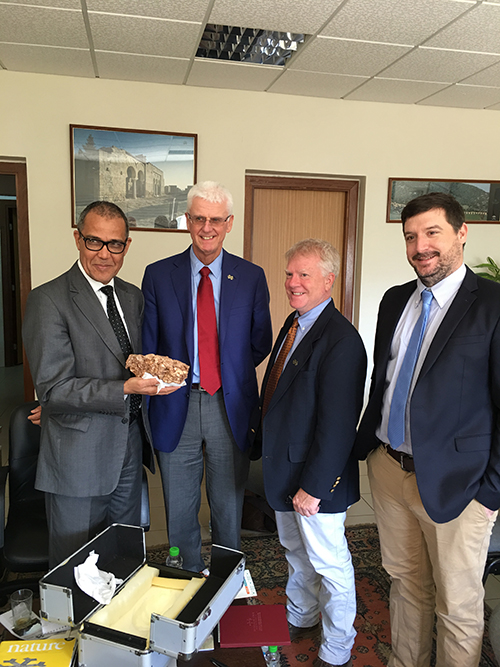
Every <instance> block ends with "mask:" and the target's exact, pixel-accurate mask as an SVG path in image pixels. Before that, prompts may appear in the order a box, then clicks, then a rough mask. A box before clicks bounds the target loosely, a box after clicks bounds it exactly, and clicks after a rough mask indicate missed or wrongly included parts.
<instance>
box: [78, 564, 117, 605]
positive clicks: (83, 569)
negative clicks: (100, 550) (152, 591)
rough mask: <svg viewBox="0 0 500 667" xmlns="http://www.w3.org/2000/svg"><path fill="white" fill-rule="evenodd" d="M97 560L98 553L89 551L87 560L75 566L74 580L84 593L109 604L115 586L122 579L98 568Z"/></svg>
mask: <svg viewBox="0 0 500 667" xmlns="http://www.w3.org/2000/svg"><path fill="white" fill-rule="evenodd" d="M98 560H99V554H96V552H95V551H91V552H90V554H89V555H88V557H87V560H86V561H85V562H84V563H82V564H81V565H77V566H76V567H75V569H74V572H75V580H76V583H77V584H78V587H79V588H80V589H81V590H82V591H83V592H84V593H87V595H90V597H93V598H94V600H97V602H100V603H101V604H109V603H110V602H111V600H112V599H113V595H114V594H115V590H116V587H117V586H119V585H120V584H122V583H123V579H117V578H116V577H115V575H114V574H111V572H103V571H102V570H98V569H97V561H98Z"/></svg>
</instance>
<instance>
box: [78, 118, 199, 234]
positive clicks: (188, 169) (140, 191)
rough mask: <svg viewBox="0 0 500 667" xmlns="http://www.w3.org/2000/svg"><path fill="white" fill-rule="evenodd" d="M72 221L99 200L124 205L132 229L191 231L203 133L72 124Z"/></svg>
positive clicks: (122, 206)
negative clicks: (188, 214)
mask: <svg viewBox="0 0 500 667" xmlns="http://www.w3.org/2000/svg"><path fill="white" fill-rule="evenodd" d="M70 142H71V183H72V205H73V211H72V213H73V218H72V225H73V227H75V226H76V223H77V221H78V217H79V215H80V213H81V212H82V211H83V209H84V208H85V207H86V206H87V204H90V203H91V202H93V201H96V200H100V199H103V200H107V201H111V202H113V203H114V204H117V205H118V206H120V208H122V209H123V211H124V212H125V214H126V215H127V217H128V220H129V223H130V227H131V229H134V230H137V231H152V230H154V231H175V232H187V226H186V219H185V215H184V213H185V211H186V203H187V193H188V190H189V188H190V187H191V186H192V185H193V184H194V183H196V155H197V142H198V135H196V134H180V133H177V132H170V133H167V132H150V131H147V130H124V129H117V128H111V127H93V126H90V125H70Z"/></svg>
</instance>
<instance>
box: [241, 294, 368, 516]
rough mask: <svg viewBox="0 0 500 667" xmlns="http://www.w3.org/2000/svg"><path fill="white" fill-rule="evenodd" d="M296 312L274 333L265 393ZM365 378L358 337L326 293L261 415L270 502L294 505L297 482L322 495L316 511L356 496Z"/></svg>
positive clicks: (343, 505)
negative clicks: (358, 430)
mask: <svg viewBox="0 0 500 667" xmlns="http://www.w3.org/2000/svg"><path fill="white" fill-rule="evenodd" d="M294 316H295V312H294V313H291V315H290V316H289V317H288V319H287V320H286V322H285V324H284V326H283V328H282V329H281V331H280V333H279V335H278V338H277V340H276V343H275V345H274V348H273V352H272V354H271V357H270V360H269V365H268V367H267V371H266V375H265V378H264V383H263V387H262V396H264V391H265V387H266V385H267V381H268V379H269V373H270V371H271V368H272V365H273V363H274V361H275V359H276V356H277V354H278V351H279V349H280V346H281V343H282V342H283V339H284V338H285V336H286V334H287V332H288V329H289V328H290V326H291V324H292V321H293V318H294ZM365 378H366V353H365V348H364V346H363V343H362V341H361V338H360V336H359V334H358V332H357V331H356V329H355V328H354V327H353V326H352V324H351V323H350V322H348V321H347V320H346V319H345V318H344V317H343V316H342V315H341V314H340V313H339V311H338V310H337V309H336V308H335V306H334V305H333V301H331V302H330V303H329V304H328V305H327V306H326V308H325V309H324V310H323V312H322V313H321V314H320V316H319V317H318V319H317V320H316V322H315V323H314V325H313V326H312V328H311V329H310V331H309V332H308V333H307V334H306V335H305V336H304V338H303V339H302V340H301V341H300V343H299V344H298V345H297V347H296V349H295V350H294V352H293V355H292V356H291V357H290V359H289V361H288V363H287V365H286V366H285V369H284V371H283V373H282V375H281V377H280V379H279V382H278V386H277V387H276V390H275V392H274V394H273V397H272V399H271V402H270V404H269V407H268V409H267V413H266V416H265V417H264V420H263V423H262V465H263V470H264V484H265V489H266V497H267V500H268V502H269V504H270V505H271V507H272V508H273V509H275V510H279V511H282V512H286V511H293V506H292V503H291V498H292V497H293V496H294V495H295V494H296V493H297V491H298V490H299V489H300V488H302V489H303V490H304V491H306V492H307V493H309V494H310V495H312V496H314V497H315V498H321V508H320V512H329V513H332V512H343V511H345V510H346V509H347V507H348V506H349V505H352V503H355V502H356V501H357V500H359V473H358V463H357V460H356V457H355V456H353V454H352V447H353V444H354V438H355V436H356V425H357V423H358V419H359V415H360V412H361V408H362V406H363V392H364V386H365ZM256 419H257V420H258V417H257V418H256ZM253 426H254V428H255V426H257V424H253Z"/></svg>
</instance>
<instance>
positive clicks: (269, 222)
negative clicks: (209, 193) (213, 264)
mask: <svg viewBox="0 0 500 667" xmlns="http://www.w3.org/2000/svg"><path fill="white" fill-rule="evenodd" d="M245 185H246V188H245V251H244V255H245V258H246V259H249V260H250V261H252V262H254V263H255V264H258V265H259V266H262V268H263V269H264V271H265V273H266V277H267V281H268V285H269V291H270V293H271V317H272V322H273V334H274V338H276V336H277V334H278V332H279V330H280V328H281V326H282V325H283V322H284V321H285V318H286V317H287V315H288V314H289V313H290V305H289V303H288V299H287V297H286V294H285V289H284V282H285V258H284V254H285V252H286V251H287V250H288V249H289V248H290V247H291V246H292V245H293V244H294V243H296V242H297V241H300V240H302V239H305V238H320V239H324V240H325V241H328V242H329V243H331V244H332V245H333V246H335V247H336V248H337V250H338V251H339V252H340V255H341V258H342V263H341V270H340V273H339V275H338V276H337V277H336V280H335V285H334V288H333V299H334V301H335V305H336V306H337V308H338V309H339V310H340V311H341V312H342V313H343V314H344V315H345V316H346V317H347V318H348V319H352V312H353V286H354V255H355V252H354V251H355V240H356V220H357V206H358V185H359V184H358V181H340V180H339V181H337V180H333V179H332V180H329V179H328V180H327V179H303V178H281V177H263V176H247V177H246V183H245ZM264 369H265V364H261V366H260V369H259V376H260V377H262V375H263V372H264Z"/></svg>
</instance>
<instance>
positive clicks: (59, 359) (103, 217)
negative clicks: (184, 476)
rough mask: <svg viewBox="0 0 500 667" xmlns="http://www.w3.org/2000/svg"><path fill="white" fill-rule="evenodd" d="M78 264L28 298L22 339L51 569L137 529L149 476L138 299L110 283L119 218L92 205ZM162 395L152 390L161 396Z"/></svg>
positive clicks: (121, 233)
mask: <svg viewBox="0 0 500 667" xmlns="http://www.w3.org/2000/svg"><path fill="white" fill-rule="evenodd" d="M74 236H75V242H76V246H77V248H78V251H79V260H78V261H77V262H76V263H75V264H74V265H73V266H72V267H71V269H70V270H69V271H67V272H66V273H64V274H62V275H61V276H59V277H58V278H56V279H55V280H52V281H51V282H48V283H45V284H44V285H41V286H40V287H37V288H36V289H34V290H33V291H32V292H31V293H30V294H29V296H28V302H27V305H26V312H25V316H24V322H23V340H24V345H25V348H26V353H27V356H28V361H29V365H30V369H31V373H32V375H33V380H34V383H35V387H36V391H37V396H38V399H39V401H40V404H41V406H42V408H43V410H42V415H41V428H42V432H41V441H40V454H39V457H38V467H37V476H36V488H37V489H39V490H41V491H44V492H45V498H46V508H47V519H48V525H49V536H50V541H49V563H50V567H54V566H55V565H57V564H58V563H60V562H61V561H63V560H64V559H65V558H66V557H67V556H69V555H70V554H72V553H73V552H74V551H76V550H77V549H79V548H80V547H81V546H82V545H83V544H85V543H86V542H87V541H88V540H89V539H91V538H92V537H94V536H95V535H96V534H97V533H98V532H99V531H100V530H102V529H104V528H105V527H107V526H108V525H110V524H112V523H114V522H119V523H126V524H131V525H139V523H140V509H141V506H140V498H141V480H142V463H143V452H144V463H145V464H146V465H148V467H149V468H150V470H154V459H153V450H152V447H151V437H150V433H149V426H148V424H147V418H145V419H143V416H144V417H146V412H145V401H143V399H142V395H152V394H156V391H157V381H156V380H143V379H142V378H136V377H131V376H130V372H129V371H128V370H126V368H125V361H126V357H127V356H128V354H129V353H131V352H140V351H141V321H142V313H143V298H142V294H141V292H140V290H139V289H138V288H137V287H135V286H134V285H131V284H130V283H126V282H124V281H123V280H120V279H119V278H117V277H116V276H117V274H118V272H119V270H120V269H121V267H122V264H123V260H124V259H125V255H126V254H127V252H128V249H129V246H130V243H131V239H130V237H129V235H128V223H127V218H126V216H125V215H124V213H123V211H122V210H121V209H120V208H119V207H118V206H115V204H111V203H109V202H102V201H98V202H93V203H92V204H89V206H87V208H85V210H84V211H83V212H82V214H81V215H80V219H79V221H78V225H77V229H76V230H75V232H74ZM171 391H173V390H172V389H163V390H162V391H161V392H160V393H163V394H165V393H169V392H171Z"/></svg>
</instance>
